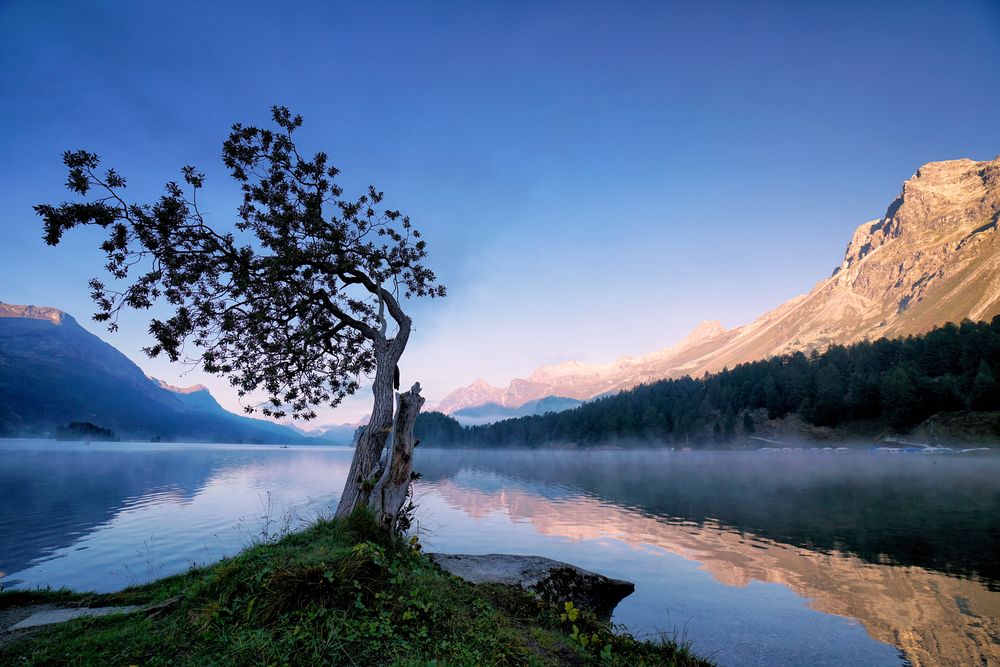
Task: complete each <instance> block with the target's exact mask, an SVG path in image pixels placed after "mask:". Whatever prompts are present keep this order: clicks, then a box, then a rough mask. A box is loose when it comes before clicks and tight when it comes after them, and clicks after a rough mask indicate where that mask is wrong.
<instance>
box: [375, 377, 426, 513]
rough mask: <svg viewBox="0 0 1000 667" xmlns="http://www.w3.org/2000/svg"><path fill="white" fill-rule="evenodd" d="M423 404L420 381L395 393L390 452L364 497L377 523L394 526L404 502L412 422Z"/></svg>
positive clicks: (412, 443) (409, 473)
mask: <svg viewBox="0 0 1000 667" xmlns="http://www.w3.org/2000/svg"><path fill="white" fill-rule="evenodd" d="M423 404H424V397H423V396H421V395H420V383H419V382H417V383H416V384H414V385H413V387H411V388H410V390H409V391H407V392H403V393H398V394H396V421H395V424H394V428H393V433H392V454H391V455H390V457H389V461H388V462H387V463H386V466H385V469H384V470H383V471H382V476H381V478H380V479H379V481H378V483H377V484H376V485H375V488H374V489H373V490H372V493H371V495H370V496H369V498H368V506H369V507H370V508H371V510H372V511H373V512H375V516H376V517H378V520H379V523H380V524H382V526H384V527H385V528H388V529H394V528H396V526H397V522H398V519H399V516H400V512H401V511H402V509H403V503H404V502H406V496H407V495H408V493H409V490H410V480H411V476H412V473H413V448H414V447H415V446H416V444H417V443H416V441H415V440H414V438H413V425H414V423H415V422H416V420H417V415H418V414H420V408H421V406H423Z"/></svg>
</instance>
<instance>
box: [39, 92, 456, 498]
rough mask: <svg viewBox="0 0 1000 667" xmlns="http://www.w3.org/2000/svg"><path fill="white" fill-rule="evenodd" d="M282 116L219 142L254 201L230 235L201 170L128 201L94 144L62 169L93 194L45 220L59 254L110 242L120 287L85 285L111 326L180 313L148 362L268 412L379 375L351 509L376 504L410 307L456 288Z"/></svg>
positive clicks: (316, 401)
mask: <svg viewBox="0 0 1000 667" xmlns="http://www.w3.org/2000/svg"><path fill="white" fill-rule="evenodd" d="M272 119H273V121H274V125H275V127H273V128H258V127H250V126H243V125H241V124H236V125H234V126H233V127H232V132H231V133H230V135H229V138H228V139H227V140H226V141H225V143H224V144H223V150H222V156H223V162H224V163H225V166H226V167H227V168H228V170H229V172H230V174H231V175H232V177H233V178H234V179H235V180H236V181H237V182H238V183H239V184H240V187H241V189H242V193H243V201H242V203H241V205H240V206H239V207H238V209H237V216H236V219H235V221H234V224H233V225H232V227H231V228H217V227H214V226H212V225H210V224H209V223H208V222H207V221H206V219H205V217H204V215H203V213H202V211H201V210H200V209H199V206H198V193H199V191H200V190H201V189H202V187H203V186H204V182H205V176H204V174H202V173H200V172H198V171H197V170H196V169H195V168H194V167H191V166H186V167H184V168H183V169H182V170H181V172H182V175H183V185H181V184H179V183H176V182H173V181H171V182H169V183H167V184H166V188H165V192H164V194H163V195H161V196H160V198H159V199H157V200H156V201H155V202H152V203H132V202H129V201H127V199H126V194H125V185H126V183H125V178H123V177H122V176H121V175H120V174H119V173H118V172H116V171H115V170H114V169H108V170H106V171H104V172H103V173H99V171H98V168H99V165H100V160H99V159H98V156H97V155H95V154H93V153H89V152H87V151H83V150H79V151H71V152H67V153H65V154H64V156H63V160H64V162H65V164H66V166H67V167H68V168H69V180H68V183H67V187H68V188H69V190H71V191H72V192H74V193H76V194H77V195H80V196H81V197H82V198H83V199H84V201H76V202H65V203H62V204H59V205H51V204H39V205H38V206H36V207H35V211H36V212H37V213H38V215H40V216H41V217H42V218H43V220H44V222H45V240H46V242H47V243H48V244H49V245H53V246H54V245H58V244H59V242H60V240H61V239H62V236H63V234H64V232H66V231H67V230H70V229H72V228H74V227H78V226H97V227H101V228H104V229H105V230H107V232H108V234H107V238H106V240H105V241H104V242H103V243H102V244H101V249H102V250H103V251H104V252H105V254H106V256H107V264H106V268H107V270H108V272H109V273H110V275H111V279H112V283H111V284H110V285H109V284H106V283H105V282H104V281H102V280H98V279H94V280H92V281H91V283H90V285H91V288H92V295H93V298H94V300H95V302H96V303H97V305H98V312H97V314H96V315H95V316H94V318H95V319H96V320H98V321H102V322H106V323H108V326H109V328H110V329H111V330H114V329H115V328H116V322H117V319H118V315H119V313H120V312H121V310H122V309H124V308H134V309H148V308H150V307H152V306H153V305H154V304H155V303H160V304H164V303H165V304H167V305H169V307H170V310H171V314H170V316H169V317H166V318H164V319H160V318H153V319H152V320H151V321H150V325H149V331H150V334H151V335H152V337H153V341H154V342H153V344H152V345H151V346H149V347H148V348H146V349H145V351H146V353H147V354H148V355H149V356H151V357H156V356H158V355H161V354H165V355H166V356H167V357H168V358H169V359H170V360H171V361H179V360H187V361H190V362H192V363H200V364H201V365H202V367H203V368H204V370H206V371H207V372H209V373H214V374H218V375H221V376H225V377H227V378H228V379H229V381H230V382H231V383H232V385H233V386H234V387H235V388H236V390H237V391H238V392H239V395H240V396H241V397H245V396H253V395H259V394H260V393H263V394H266V396H267V401H266V403H264V404H263V405H262V406H261V411H262V412H263V413H264V414H265V415H268V416H272V417H281V416H284V415H287V414H290V415H291V416H292V417H294V418H305V419H309V418H312V417H314V416H315V412H314V408H315V407H316V406H318V405H324V404H325V405H330V406H336V405H337V404H339V403H340V401H341V400H342V399H343V398H344V397H346V396H348V395H350V394H353V393H354V392H356V391H357V390H358V389H359V388H360V383H361V382H362V379H363V378H364V377H365V376H367V375H369V374H371V373H374V379H373V384H372V391H373V393H374V403H373V409H372V417H371V421H370V422H369V424H368V428H366V429H365V431H364V435H363V436H362V437H361V438H360V441H359V442H358V443H357V448H356V450H355V455H354V460H353V462H352V464H351V471H350V474H349V476H348V479H347V482H346V484H345V488H344V493H343V495H342V497H341V501H340V505H339V507H338V510H337V512H338V514H339V515H342V514H344V513H348V512H350V511H352V510H353V509H354V508H355V507H357V506H358V505H361V504H364V503H366V502H368V500H369V497H368V496H369V493H370V491H371V490H372V489H373V488H374V486H375V484H376V483H377V481H378V480H377V476H378V473H379V471H378V470H377V467H378V463H379V460H380V457H381V454H382V451H383V449H384V447H385V444H386V440H387V436H388V434H389V433H390V431H391V430H392V427H393V414H394V405H393V389H394V388H396V389H398V387H399V367H398V363H399V360H400V357H401V356H402V354H403V351H404V349H405V348H406V343H407V340H408V338H409V335H410V330H411V326H412V325H411V321H410V317H409V316H408V315H407V314H406V313H405V312H404V310H403V308H402V306H401V301H402V299H403V298H409V297H438V296H444V294H445V289H444V287H443V286H441V285H438V284H437V283H436V279H435V276H434V273H433V272H432V271H431V270H430V269H429V268H427V267H426V266H425V265H424V263H423V262H424V258H425V257H426V254H427V253H426V247H425V242H424V241H423V240H421V239H420V233H419V232H418V231H417V230H416V229H414V228H413V226H412V224H411V223H410V219H409V218H408V217H406V216H404V215H402V214H401V213H400V212H399V211H396V210H393V209H389V208H386V207H384V206H383V205H382V202H383V194H382V193H381V192H379V191H378V190H376V189H375V188H374V187H369V189H368V192H367V193H366V194H363V195H361V196H359V197H357V198H353V199H349V198H346V197H344V194H343V190H342V189H341V187H340V186H339V185H337V183H336V182H335V180H334V179H335V178H336V177H337V176H338V174H339V173H340V172H339V170H338V169H337V168H336V167H334V166H332V165H330V164H329V161H328V158H327V155H326V154H325V153H316V154H314V155H313V156H312V157H305V156H303V155H302V154H301V153H300V152H299V149H298V148H297V146H296V144H295V142H294V140H293V135H294V133H295V131H296V130H297V129H298V128H299V127H300V126H301V125H302V118H301V117H300V116H293V115H292V114H291V112H289V110H288V109H287V108H285V107H274V108H273V109H272ZM415 389H416V391H419V386H418V385H415ZM411 394H413V395H416V394H415V393H414V392H406V393H405V394H404V397H405V396H410V395H411ZM417 407H418V409H419V406H417ZM253 409H254V407H253V406H248V407H247V411H248V412H252V411H253ZM397 435H398V434H397ZM404 435H405V434H404ZM411 436H412V434H411Z"/></svg>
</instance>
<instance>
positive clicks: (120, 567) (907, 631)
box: [0, 440, 1000, 665]
mask: <svg viewBox="0 0 1000 667" xmlns="http://www.w3.org/2000/svg"><path fill="white" fill-rule="evenodd" d="M352 453H353V452H352V450H350V449H348V448H339V447H315V448H314V447H300V448H290V449H277V448H273V447H239V446H203V445H165V444H164V445H150V444H128V443H107V444H93V445H82V444H80V443H54V442H43V441H16V440H14V441H0V493H2V503H0V526H2V527H3V530H0V572H2V573H3V574H2V575H0V583H2V584H3V585H4V586H5V587H7V586H12V585H16V586H39V585H53V586H62V585H66V586H71V587H73V588H78V589H94V590H105V591H106V590H114V589H118V588H121V587H124V586H127V585H130V584H135V583H142V582H144V581H146V580H148V579H150V578H152V577H157V576H163V575H167V574H172V573H175V572H179V571H183V570H184V569H185V568H186V567H188V566H190V564H192V563H196V562H197V563H204V562H210V561H213V560H216V559H218V558H220V557H223V556H225V555H232V554H234V553H236V552H237V551H238V550H239V549H240V548H242V547H243V546H244V545H246V544H247V543H249V542H251V541H252V540H254V539H259V538H261V537H263V536H267V535H273V534H275V533H278V532H280V531H281V530H282V529H285V528H289V527H292V528H294V527H297V526H300V525H302V523H303V522H305V521H308V520H311V519H313V518H315V517H316V516H319V515H323V514H329V513H331V512H332V509H333V508H334V507H335V505H336V501H337V495H338V494H339V491H340V488H341V485H342V483H343V479H344V476H345V475H346V472H347V467H348V465H349V463H350V457H351V455H352ZM416 468H417V470H418V471H419V472H421V473H422V475H423V477H422V479H421V480H420V481H419V482H418V483H417V484H416V488H415V496H416V499H417V503H418V506H419V508H418V512H417V519H418V530H419V533H420V537H421V540H422V542H423V544H424V545H425V548H426V549H427V550H438V551H447V552H463V553H496V552H502V553H524V554H540V555H545V556H549V557H553V558H558V559H561V560H565V561H568V562H571V563H574V564H577V565H579V566H581V567H585V568H588V569H592V570H595V571H598V572H601V573H604V574H607V575H609V576H615V577H621V578H625V579H629V580H631V581H633V582H635V583H636V593H635V594H634V595H632V596H630V597H629V598H626V600H625V601H623V602H622V604H621V605H620V606H619V607H618V609H617V610H616V613H615V620H616V621H618V622H620V623H624V624H625V625H626V626H628V627H629V628H630V629H631V630H633V631H635V632H639V633H647V632H652V631H656V630H666V631H673V632H677V633H679V634H681V635H683V636H685V637H686V638H687V639H689V640H690V641H691V642H693V644H694V648H695V649H696V650H698V651H699V652H702V653H706V654H712V655H714V656H715V658H716V659H717V660H718V661H719V663H720V664H723V665H771V664H813V665H820V664H829V665H842V664H866V665H880V664H887V665H892V664H900V663H901V661H902V657H901V656H905V657H906V658H907V659H909V660H910V661H912V662H913V663H914V664H964V663H973V664H979V663H980V662H982V661H983V660H985V661H986V663H987V664H989V663H990V662H995V661H998V660H1000V646H998V645H997V643H996V639H995V638H996V637H997V636H1000V628H998V619H1000V593H998V592H997V591H998V590H1000V566H998V563H997V560H998V559H997V557H996V554H997V553H998V552H1000V482H998V480H1000V457H995V456H968V455H961V456H955V455H953V456H947V455H938V456H926V455H911V456H906V455H879V454H872V453H867V452H865V453H859V452H852V453H832V452H829V453H827V452H808V451H806V452H669V451H651V450H644V451H609V450H604V451H585V452H581V451H525V450H504V451H496V450H494V451H475V450H460V451H456V450H433V449H425V448H423V447H421V448H420V449H418V450H417V458H416ZM293 510H294V511H293ZM901 651H902V653H901Z"/></svg>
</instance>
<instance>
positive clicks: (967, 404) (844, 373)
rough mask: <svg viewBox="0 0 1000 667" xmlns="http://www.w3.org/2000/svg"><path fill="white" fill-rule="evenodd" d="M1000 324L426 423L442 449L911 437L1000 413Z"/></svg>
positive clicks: (947, 328) (946, 329) (430, 418)
mask: <svg viewBox="0 0 1000 667" xmlns="http://www.w3.org/2000/svg"><path fill="white" fill-rule="evenodd" d="M998 375H1000V316H997V317H995V318H993V320H992V322H978V323H977V322H972V321H968V320H966V321H964V322H962V323H961V324H953V323H948V324H945V325H944V326H941V327H939V328H936V329H934V330H933V331H931V332H929V333H927V334H925V335H922V336H910V337H907V338H900V339H893V340H890V339H886V338H881V339H879V340H875V341H865V342H861V343H855V344H853V345H849V346H843V345H834V346H831V347H830V348H828V349H827V350H826V351H825V352H823V353H819V352H817V351H813V352H812V353H811V354H808V355H806V354H804V353H802V352H796V353H794V354H789V355H784V356H780V357H774V358H771V359H767V360H763V361H755V362H751V363H745V364H740V365H739V366H736V367H735V368H732V369H726V370H723V371H722V372H719V373H716V374H714V375H709V374H707V373H706V374H705V375H704V376H703V377H701V378H691V377H683V378H680V379H671V380H661V381H659V382H655V383H651V384H643V385H639V386H638V387H635V388H634V389H631V390H629V391H624V392H621V393H619V394H615V395H613V396H608V397H605V398H599V399H597V400H593V401H590V402H588V403H586V404H584V405H582V406H580V407H578V408H575V409H573V410H567V411H565V412H559V413H548V414H545V415H541V416H529V417H520V418H517V419H508V420H505V421H501V422H497V423H495V424H487V425H483V426H472V427H463V426H461V425H460V424H459V423H458V422H457V421H455V420H454V419H452V418H451V417H448V416H446V415H443V414H440V413H426V414H422V415H420V417H419V418H418V420H417V425H416V434H417V437H418V438H420V439H421V441H423V442H425V443H428V444H432V445H436V446H485V447H503V446H528V447H534V446H543V445H549V444H559V443H572V444H576V445H579V446H588V445H597V444H601V443H606V442H609V441H616V440H620V441H630V440H640V441H662V442H665V443H670V444H678V445H685V444H688V445H692V446H700V445H710V444H722V443H726V442H731V441H733V440H735V439H738V438H740V437H745V436H748V435H751V434H752V433H753V432H754V429H755V428H756V424H757V423H759V422H760V420H762V419H763V417H764V413H765V411H766V416H767V418H769V419H780V418H783V417H786V416H788V415H790V414H795V415H797V416H798V417H799V418H800V419H801V420H802V421H803V422H805V423H806V424H811V425H815V426H830V427H837V426H843V425H847V424H851V423H862V422H863V423H866V424H868V425H870V427H871V428H890V429H892V430H893V431H895V432H898V433H905V432H907V431H909V430H910V429H912V428H913V427H914V426H916V425H917V424H919V423H921V422H923V421H924V420H926V419H927V418H929V417H931V416H933V415H935V414H937V413H940V412H955V411H960V410H974V411H987V412H990V411H1000V383H998V381H997V377H998Z"/></svg>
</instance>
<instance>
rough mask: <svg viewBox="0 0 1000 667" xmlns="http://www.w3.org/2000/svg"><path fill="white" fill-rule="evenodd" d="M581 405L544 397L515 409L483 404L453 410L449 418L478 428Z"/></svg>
mask: <svg viewBox="0 0 1000 667" xmlns="http://www.w3.org/2000/svg"><path fill="white" fill-rule="evenodd" d="M580 405H583V401H578V400H576V399H575V398H563V397H562V396H546V397H545V398H539V399H537V400H534V401H528V402H527V403H524V404H522V405H519V406H518V407H516V408H508V407H506V406H503V405H500V404H499V403H485V404H483V405H478V406H475V407H471V408H462V409H460V410H455V411H454V412H453V413H451V416H452V417H454V418H455V420H456V421H458V423H459V424H462V425H463V426H478V425H479V424H492V423H493V422H498V421H502V420H504V419H514V418H516V417H527V416H528V415H544V414H545V413H547V412H562V411H563V410H570V409H572V408H575V407H578V406H580Z"/></svg>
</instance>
